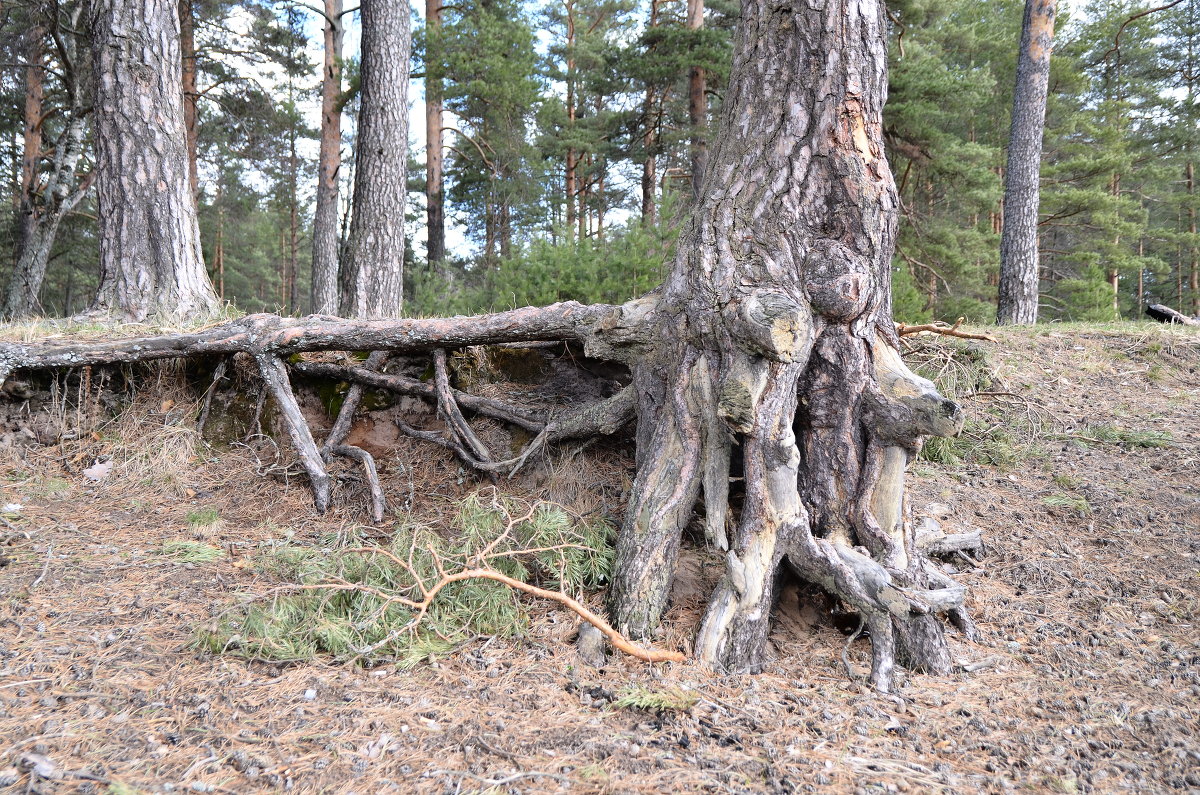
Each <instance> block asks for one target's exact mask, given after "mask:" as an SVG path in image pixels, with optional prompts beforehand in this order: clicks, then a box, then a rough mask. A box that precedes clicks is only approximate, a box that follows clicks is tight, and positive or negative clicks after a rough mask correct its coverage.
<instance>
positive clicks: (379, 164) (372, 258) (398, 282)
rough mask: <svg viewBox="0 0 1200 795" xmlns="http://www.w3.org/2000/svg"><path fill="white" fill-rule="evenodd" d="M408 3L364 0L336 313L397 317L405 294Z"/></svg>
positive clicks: (390, 0) (409, 41) (353, 315)
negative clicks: (349, 204) (350, 199)
mask: <svg viewBox="0 0 1200 795" xmlns="http://www.w3.org/2000/svg"><path fill="white" fill-rule="evenodd" d="M408 11H409V9H408V3H397V2H393V1H392V0H364V2H363V4H362V11H361V13H362V88H361V93H360V103H361V110H360V112H359V123H358V140H357V143H356V146H355V170H354V216H353V217H352V218H351V220H350V240H349V246H348V249H347V252H346V261H345V263H344V264H343V268H342V276H343V278H342V288H343V291H342V306H341V310H342V314H343V315H345V316H347V317H365V318H380V317H396V316H398V315H399V314H400V306H401V303H402V302H403V300H404V291H403V273H404V198H405V192H406V190H407V177H408V174H407V169H408V57H409V49H410V45H411V38H410V30H409V19H408Z"/></svg>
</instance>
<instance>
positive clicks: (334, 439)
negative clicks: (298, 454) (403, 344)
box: [321, 351, 389, 524]
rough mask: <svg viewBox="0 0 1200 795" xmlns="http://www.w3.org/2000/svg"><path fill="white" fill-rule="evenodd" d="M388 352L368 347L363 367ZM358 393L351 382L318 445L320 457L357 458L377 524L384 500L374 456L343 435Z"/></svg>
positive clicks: (373, 366)
mask: <svg viewBox="0 0 1200 795" xmlns="http://www.w3.org/2000/svg"><path fill="white" fill-rule="evenodd" d="M388 356H389V353H388V352H387V351H372V352H371V354H370V355H369V356H368V357H367V360H366V361H365V362H364V363H363V367H364V368H365V369H367V370H377V369H379V368H381V367H383V366H384V365H385V364H386V363H387V360H388ZM362 394H363V387H362V384H357V383H356V384H351V386H350V389H349V391H347V393H346V399H345V400H344V401H342V406H341V408H340V409H338V415H337V419H336V420H334V423H333V428H331V429H330V431H329V436H327V437H326V438H325V443H324V444H323V445H321V457H322V458H323V459H324V460H325V461H326V462H328V460H329V456H331V455H338V456H341V457H343V458H349V459H351V460H352V461H357V462H358V463H359V465H360V466H362V470H363V477H364V478H365V479H366V481H367V488H368V489H369V490H370V492H371V521H372V522H374V523H375V524H379V523H380V522H382V521H383V515H384V512H385V511H386V509H387V503H386V501H385V500H384V496H383V486H381V485H380V483H379V470H378V468H377V467H376V466H375V458H374V457H373V456H372V455H371V454H370V453H369V452H367V451H366V450H363V449H362V448H361V447H355V446H354V445H351V444H346V443H345V439H346V436H347V435H348V434H349V433H350V426H351V425H353V424H354V414H355V412H357V411H358V406H359V404H360V403H362Z"/></svg>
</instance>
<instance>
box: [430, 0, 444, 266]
mask: <svg viewBox="0 0 1200 795" xmlns="http://www.w3.org/2000/svg"><path fill="white" fill-rule="evenodd" d="M425 30H426V36H425V40H426V44H425V48H426V54H425V207H426V210H425V213H426V219H427V220H426V223H427V225H428V232H427V235H428V237H427V240H428V242H427V245H426V252H427V255H428V258H429V262H430V264H433V263H435V262H441V261H442V260H444V259H446V205H445V196H444V194H443V187H444V182H445V177H444V174H443V164H444V159H443V158H444V155H445V152H443V150H442V70H441V58H442V40H441V33H442V0H425ZM435 64H436V65H435Z"/></svg>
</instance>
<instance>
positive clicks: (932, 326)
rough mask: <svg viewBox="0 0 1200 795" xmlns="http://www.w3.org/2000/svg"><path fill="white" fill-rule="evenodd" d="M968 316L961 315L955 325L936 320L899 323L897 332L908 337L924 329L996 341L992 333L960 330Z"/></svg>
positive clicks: (937, 332)
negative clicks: (931, 321)
mask: <svg viewBox="0 0 1200 795" xmlns="http://www.w3.org/2000/svg"><path fill="white" fill-rule="evenodd" d="M965 320H966V318H964V317H960V318H959V319H958V320H956V321H954V325H953V326H952V325H950V324H949V323H944V322H942V321H940V320H936V321H934V322H933V323H921V324H919V325H913V326H910V325H908V324H907V323H897V324H896V333H897V334H899V335H900V336H901V337H907V336H909V335H910V334H920V333H921V332H923V331H928V332H930V333H933V334H941V335H942V336H945V337H961V338H962V339H965V340H987V341H988V342H996V341H997V340H996V338H995V337H993V336H991V335H990V334H973V333H971V332H969V331H959V330H958V327H959V326H961V325H962V324H963V321H965Z"/></svg>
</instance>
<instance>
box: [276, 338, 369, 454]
mask: <svg viewBox="0 0 1200 795" xmlns="http://www.w3.org/2000/svg"><path fill="white" fill-rule="evenodd" d="M387 360H388V352H387V351H372V352H371V354H370V355H369V356H367V360H366V361H365V362H363V369H364V370H368V371H375V370H378V369H380V368H381V367H383V366H384V365H385V364H386V363H387ZM293 369H294V368H293ZM362 396H363V388H362V384H359V383H354V384H351V385H350V389H349V390H348V391H347V392H346V398H345V400H343V401H342V405H341V408H339V409H338V415H337V419H335V420H334V422H333V427H332V428H330V429H329V436H327V437H325V443H324V444H323V445H321V452H322V454H328V453H331V452H333V448H335V447H339V446H341V444H342V442H343V441H345V439H346V436H347V435H348V434H349V433H350V426H351V425H353V424H354V415H355V413H356V412H357V411H358V406H359V404H360V403H362Z"/></svg>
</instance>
